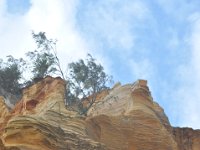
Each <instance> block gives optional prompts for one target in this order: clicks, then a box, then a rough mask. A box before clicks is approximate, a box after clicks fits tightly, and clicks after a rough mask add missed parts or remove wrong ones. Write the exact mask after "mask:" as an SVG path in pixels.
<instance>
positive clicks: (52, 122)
mask: <svg viewBox="0 0 200 150" xmlns="http://www.w3.org/2000/svg"><path fill="white" fill-rule="evenodd" d="M64 90H65V84H64V81H63V80H62V79H61V78H53V77H50V76H48V77H46V78H44V79H43V80H41V81H39V82H37V83H36V84H34V85H32V86H30V87H28V88H26V89H24V90H23V96H22V99H21V100H20V101H19V102H18V103H17V104H16V105H15V107H14V108H13V109H12V110H11V111H10V110H9V109H8V108H7V106H6V104H5V102H4V99H3V97H0V139H1V140H0V150H41V149H42V150H199V149H200V144H199V143H200V131H199V130H193V129H189V128H173V127H172V126H171V125H170V123H169V121H168V118H167V116H166V115H165V113H164V110H163V109H162V108H161V107H160V106H159V105H158V104H157V103H156V102H154V101H153V98H152V97H151V93H150V90H149V88H148V86H147V81H145V80H138V81H136V82H135V83H133V84H128V85H123V86H122V85H120V83H118V84H116V85H115V86H114V87H113V88H112V89H110V90H107V91H104V92H102V93H100V94H99V96H98V100H97V101H96V102H95V103H94V105H93V106H92V107H91V108H90V110H89V111H88V114H87V117H83V116H80V115H79V114H78V113H77V112H75V111H72V110H69V109H67V108H66V107H65V105H64Z"/></svg>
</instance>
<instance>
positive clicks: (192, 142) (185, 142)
mask: <svg viewBox="0 0 200 150" xmlns="http://www.w3.org/2000/svg"><path fill="white" fill-rule="evenodd" d="M173 134H174V136H175V140H176V142H177V144H178V148H179V150H199V149H200V130H193V129H191V128H174V129H173Z"/></svg>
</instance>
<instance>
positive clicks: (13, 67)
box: [0, 55, 25, 95]
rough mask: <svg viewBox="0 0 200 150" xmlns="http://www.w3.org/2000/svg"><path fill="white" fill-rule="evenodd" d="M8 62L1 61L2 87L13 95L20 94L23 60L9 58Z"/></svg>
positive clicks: (0, 77)
mask: <svg viewBox="0 0 200 150" xmlns="http://www.w3.org/2000/svg"><path fill="white" fill-rule="evenodd" d="M7 58H8V59H7V61H6V62H3V60H1V61H0V87H1V88H3V89H4V90H5V91H7V92H10V93H12V94H15V95H18V94H20V83H19V80H20V79H21V78H22V70H21V69H22V68H23V66H24V64H25V62H24V60H23V59H15V58H14V57H13V56H11V55H10V56H7Z"/></svg>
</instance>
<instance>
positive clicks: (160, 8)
mask: <svg viewBox="0 0 200 150" xmlns="http://www.w3.org/2000/svg"><path fill="white" fill-rule="evenodd" d="M199 6H200V1H199V0H176V1H175V0H123V1H122V0H0V58H6V56H7V55H10V54H11V55H13V56H14V57H16V58H19V57H24V54H25V53H26V52H27V51H33V50H34V49H35V48H36V45H35V43H34V41H33V39H32V36H31V32H32V31H34V32H36V33H37V32H40V31H43V32H46V35H47V37H49V38H53V39H57V40H58V42H57V53H58V57H59V58H60V60H61V63H62V67H63V69H64V70H65V69H66V68H67V65H66V64H67V63H69V62H72V61H76V60H78V59H80V58H85V56H86V55H87V53H90V54H91V55H92V56H93V57H94V58H96V59H97V60H98V62H100V63H101V64H102V65H103V66H104V68H105V71H106V72H107V73H108V74H111V75H112V76H113V77H114V81H115V82H117V81H120V82H121V83H122V84H126V83H133V82H134V81H136V80H137V79H146V80H148V85H149V87H150V90H151V92H152V96H153V98H154V101H156V102H158V103H159V104H160V105H161V107H163V108H164V110H165V113H166V114H167V116H168V118H169V121H170V123H171V124H172V125H173V126H180V127H193V128H195V129H197V128H198V129H200V7H199Z"/></svg>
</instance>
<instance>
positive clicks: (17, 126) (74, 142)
mask: <svg viewBox="0 0 200 150" xmlns="http://www.w3.org/2000/svg"><path fill="white" fill-rule="evenodd" d="M64 87H65V86H64V81H63V80H62V79H60V78H56V79H54V78H52V77H46V78H45V79H44V80H42V81H40V82H38V83H37V84H34V85H33V86H31V87H29V88H27V89H24V90H23V97H22V100H21V101H20V102H19V103H18V104H17V105H16V106H15V108H14V109H13V111H12V112H11V116H10V118H9V119H8V120H7V123H6V125H5V126H3V127H1V128H2V130H1V139H2V143H3V145H4V146H5V147H6V148H13V147H15V148H17V149H20V150H41V149H42V150H66V149H71V150H77V149H82V150H94V149H96V150H98V149H104V145H103V144H101V143H99V142H96V141H94V140H93V139H90V138H89V137H88V136H87V134H86V130H85V129H86V124H85V121H84V118H82V117H80V116H79V115H78V114H77V113H76V112H73V111H68V110H67V109H66V108H65V105H64V101H63V100H64ZM0 149H1V148H0Z"/></svg>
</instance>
